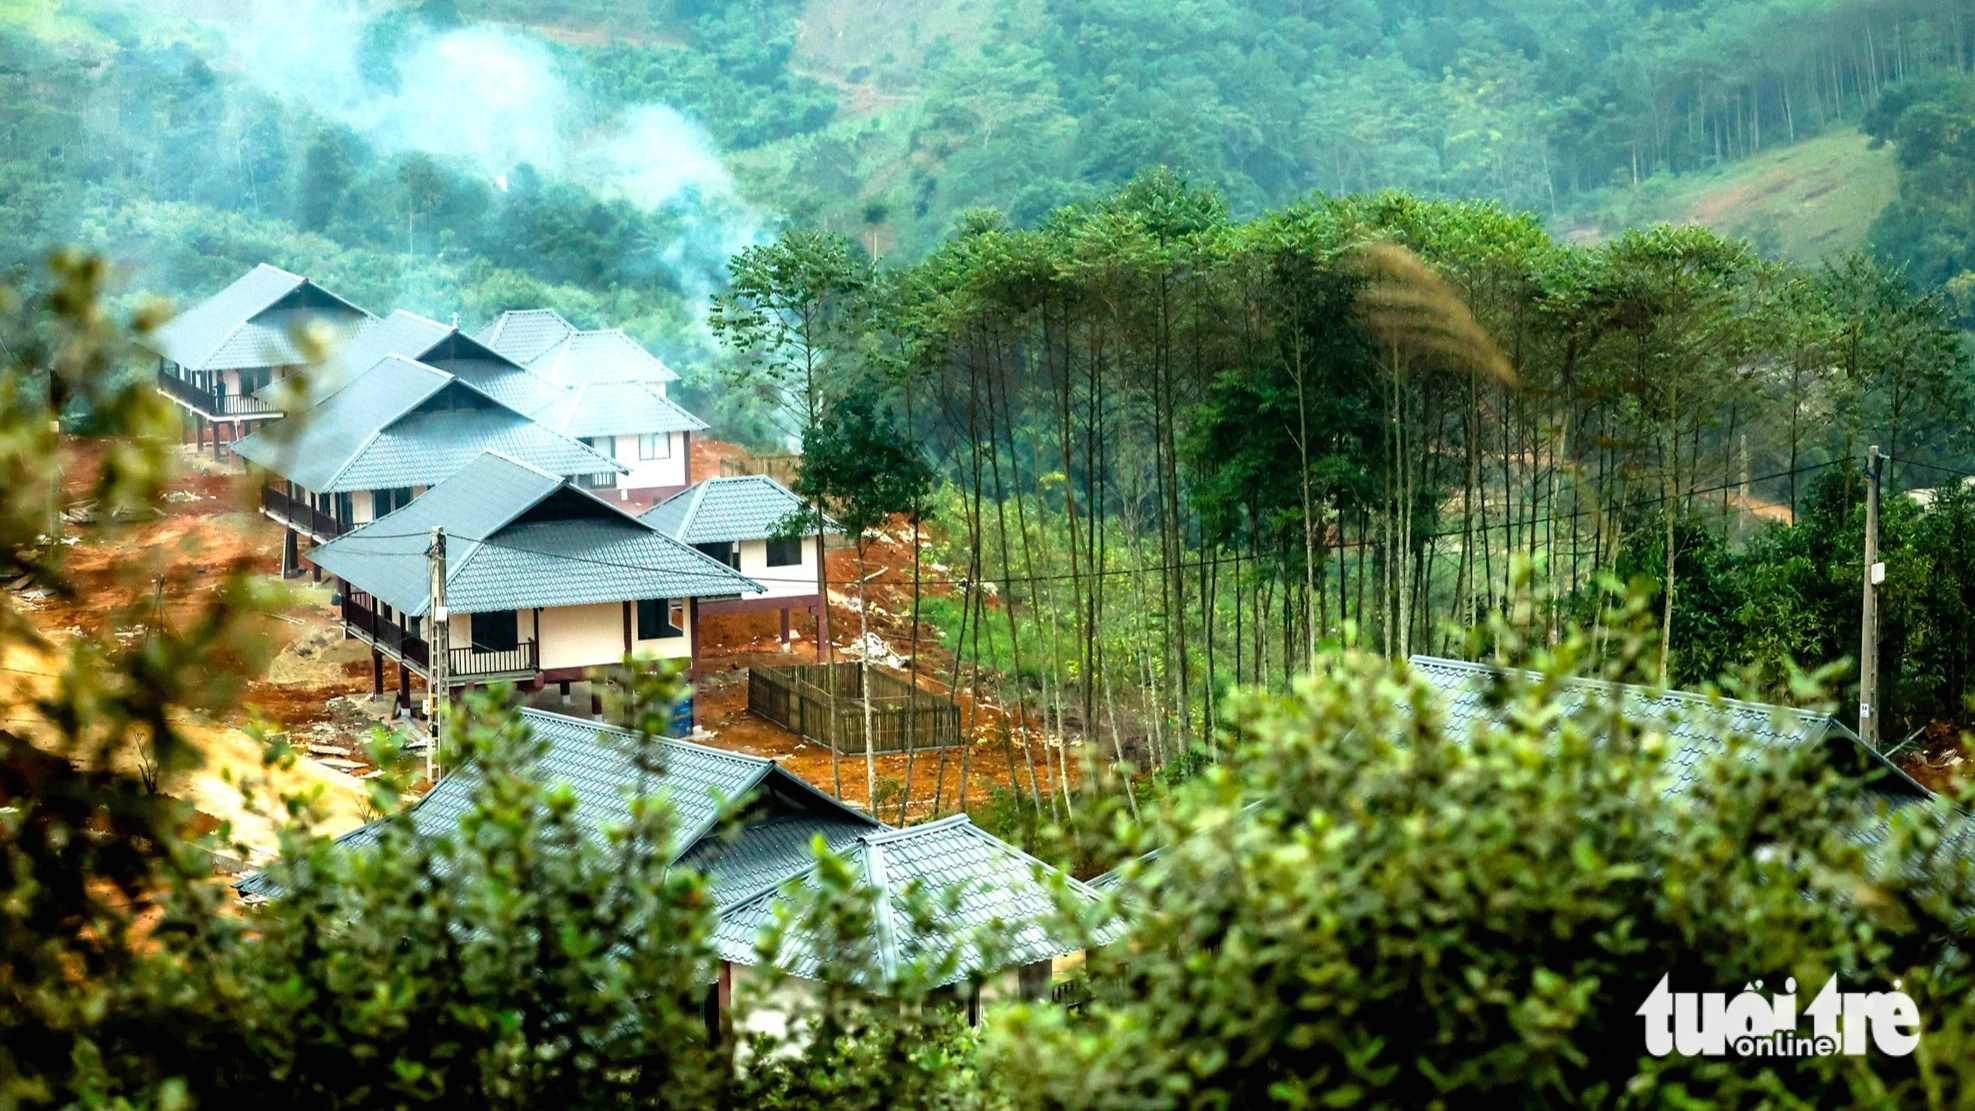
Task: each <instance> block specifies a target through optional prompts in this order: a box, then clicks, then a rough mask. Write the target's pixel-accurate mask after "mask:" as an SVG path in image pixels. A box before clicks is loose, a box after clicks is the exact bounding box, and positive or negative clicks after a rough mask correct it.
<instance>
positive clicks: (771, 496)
mask: <svg viewBox="0 0 1975 1111" xmlns="http://www.w3.org/2000/svg"><path fill="white" fill-rule="evenodd" d="M802 508H803V505H802V499H801V498H799V497H797V496H796V495H795V492H794V491H792V490H790V489H789V488H788V487H786V486H784V485H782V484H781V483H779V482H777V481H775V480H774V479H772V478H769V477H768V476H767V475H758V474H752V475H734V476H730V477H723V478H709V479H704V480H702V481H700V482H695V483H694V484H692V485H691V486H688V487H686V488H685V489H684V490H681V491H679V492H678V493H676V494H674V495H672V496H671V497H669V498H667V499H665V500H664V501H662V502H659V503H658V504H657V505H655V506H652V507H651V508H650V509H648V510H646V511H645V514H644V519H645V520H647V521H649V522H651V523H652V524H653V525H655V526H657V528H658V529H659V531H661V532H663V533H665V534H666V535H667V536H670V537H673V538H675V539H677V540H679V541H680V542H681V543H686V544H725V543H729V542H731V541H735V540H761V539H764V538H766V537H770V536H774V535H775V534H776V532H777V530H778V527H779V526H780V525H781V523H782V522H783V521H784V520H786V519H788V517H789V515H790V514H792V513H795V512H797V511H798V510H800V509H802ZM830 531H831V532H835V531H837V528H836V523H835V522H830Z"/></svg>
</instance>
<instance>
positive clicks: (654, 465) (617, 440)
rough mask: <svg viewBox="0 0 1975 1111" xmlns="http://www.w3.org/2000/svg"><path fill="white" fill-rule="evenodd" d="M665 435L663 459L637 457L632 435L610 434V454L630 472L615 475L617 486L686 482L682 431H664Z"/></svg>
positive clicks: (640, 487) (631, 487) (647, 486)
mask: <svg viewBox="0 0 1975 1111" xmlns="http://www.w3.org/2000/svg"><path fill="white" fill-rule="evenodd" d="M665 439H666V442H667V444H668V446H669V451H668V455H669V456H670V457H669V458H666V459H639V458H638V438H637V437H636V436H614V437H611V440H612V443H611V450H610V452H609V454H610V457H611V458H612V459H615V460H616V461H617V462H619V463H621V464H623V465H624V466H626V467H628V468H630V471H631V473H630V474H626V475H619V476H617V486H618V489H620V490H649V489H652V488H654V487H662V486H684V485H686V460H687V455H688V452H687V439H686V433H684V432H667V433H665Z"/></svg>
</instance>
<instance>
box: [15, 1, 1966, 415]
mask: <svg viewBox="0 0 1975 1111" xmlns="http://www.w3.org/2000/svg"><path fill="white" fill-rule="evenodd" d="M860 11H861V9H860V7H859V6H858V5H853V4H843V3H839V2H837V0H806V2H795V0H734V2H726V3H722V2H716V0H648V2H641V3H630V4H603V3H595V2H591V0H555V2H550V3H534V4H517V3H511V2H504V0H423V2H418V3H411V2H400V3H390V2H385V0H304V2H298V3H290V4H274V3H262V4H257V5H250V6H247V7H245V8H242V9H238V10H232V11H229V12H227V13H225V14H224V17H221V16H220V15H216V14H215V13H214V12H213V11H211V10H208V8H207V7H205V6H201V5H197V4H191V3H181V2H172V3H163V4H144V5H137V4H129V3H119V2H114V0H73V2H56V0H12V2H10V3H8V4H6V5H3V6H0V98H3V99H4V100H5V102H6V104H7V106H8V111H7V113H6V119H7V125H6V129H5V141H6V143H7V147H6V151H5V153H6V160H5V161H6V165H5V169H4V175H5V176H4V179H3V180H0V263H6V264H18V263H20V262H23V261H26V260H30V259H32V258H34V257H36V256H37V255H38V254H39V252H41V251H42V250H44V249H45V248H46V246H47V245H48V244H49V243H51V242H55V241H57V240H62V239H75V240H80V241H83V242H85V243H88V244H90V245H92V246H96V247H100V248H102V249H105V250H107V251H109V252H110V253H111V254H113V255H115V256H116V257H118V258H119V259H121V260H123V261H124V263H125V264H126V266H128V267H130V268H132V270H133V278H132V286H133V288H136V289H142V290H148V291H152V292H157V293H161V294H165V295H168V296H173V297H177V298H189V297H195V296H198V295H201V294H203V293H205V292H207V291H209V290H210V289H212V288H214V287H215V286H216V285H218V284H219V283H220V282H222V281H224V280H225V279H226V278H227V277H228V276H230V275H231V274H233V273H235V272H237V271H238V270H239V269H242V268H244V267H245V266H247V265H249V264H251V263H253V262H258V261H263V260H271V261H275V262H278V263H281V264H283V265H287V266H290V267H293V268H297V269H306V270H308V271H309V272H310V273H312V274H314V275H315V276H317V277H318V278H320V279H321V280H324V281H328V282H330V283H332V284H334V285H336V286H337V287H338V288H342V289H345V290H346V291H347V292H348V293H349V294H350V295H351V296H353V297H355V298H357V299H358V300H360V301H362V302H364V303H365V304H368V305H371V306H373V307H375V308H381V309H388V308H391V307H399V306H402V307H407V308H413V309H416V310H419V311H424V312H427V313H429V314H432V315H437V316H442V317H443V316H445V315H447V314H450V313H452V312H459V313H461V314H462V316H463V318H464V319H465V320H467V321H469V322H474V321H478V320H480V319H482V318H484V317H486V316H488V315H490V314H492V313H494V312H497V311H499V310H501V309H504V308H511V307H515V306H516V305H521V304H535V303H552V304H555V305H557V306H558V307H561V308H563V309H564V310H565V311H566V312H567V313H569V314H570V315H572V316H574V317H577V318H580V319H582V320H584V321H588V322H602V321H608V322H610V323H614V324H622V325H624V326H626V327H628V328H630V329H632V330H633V332H634V333H636V334H637V335H639V336H640V337H641V338H644V339H646V340H647V341H648V342H651V343H653V344H655V345H657V346H659V347H660V348H661V349H662V350H663V351H664V353H665V354H667V355H668V356H670V357H672V358H673V359H674V361H676V362H679V363H681V364H682V365H683V366H684V367H685V368H686V369H687V370H688V377H689V380H696V384H697V385H699V386H701V387H707V386H710V385H711V384H712V381H713V379H712V378H711V377H710V376H704V375H698V374H696V373H695V372H696V370H697V369H698V368H700V367H701V366H702V365H703V364H709V363H712V362H715V361H718V360H719V359H720V358H721V357H722V356H721V353H720V352H719V351H718V349H717V348H715V347H713V346H711V345H709V344H708V343H707V342H706V335H705V332H704V330H703V329H702V328H700V327H699V322H700V320H701V318H702V316H703V306H704V295H705V294H706V293H707V292H708V291H709V290H711V289H713V288H716V287H717V286H718V285H719V284H720V283H721V281H722V280H723V277H722V275H723V273H724V268H723V263H724V260H725V258H726V257H727V255H729V254H731V253H732V251H733V250H734V249H737V248H738V247H739V246H740V245H742V244H744V243H745V242H748V241H750V240H751V239H755V238H757V237H759V236H760V235H761V234H762V233H763V232H764V231H767V232H771V233H772V231H773V230H774V229H775V228H776V227H777V226H779V225H781V224H784V223H793V224H797V225H810V226H817V227H820V228H822V229H824V230H831V231H836V232H839V233H842V234H845V235H848V236H850V237H851V238H853V239H856V240H857V241H858V242H860V243H861V244H863V245H864V247H865V248H866V250H867V252H870V253H872V254H875V255H879V256H886V257H889V256H900V255H902V256H903V257H904V258H906V259H914V258H919V257H923V256H924V255H925V254H926V253H928V252H930V251H932V250H933V249H935V248H936V247H937V246H938V245H939V244H940V243H941V242H942V241H943V240H944V239H945V238H946V237H947V236H948V235H949V234H950V232H951V230H952V228H953V227H954V226H955V224H956V221H958V220H959V218H960V217H961V216H962V214H964V213H965V212H967V211H969V210H971V209H974V208H982V207H985V208H992V209H995V210H997V211H1000V212H1003V213H1005V214H1006V215H1007V217H1008V219H1009V220H1010V221H1011V223H1013V224H1014V225H1015V226H1018V227H1024V226H1033V225H1034V224H1035V223H1037V222H1038V221H1039V220H1040V219H1041V218H1042V217H1043V216H1045V215H1046V214H1047V213H1049V212H1051V211H1053V210H1055V209H1056V208H1058V207H1060V206H1061V205H1063V204H1066V203H1071V202H1074V201H1077V200H1079V199H1083V198H1088V197H1091V196H1095V195H1097V194H1099V193H1102V192H1103V191H1105V190H1108V189H1112V188H1115V187H1117V186H1119V185H1121V184H1123V183H1124V182H1126V181H1128V180H1130V179H1131V178H1132V177H1133V176H1135V175H1136V174H1138V173H1139V172H1141V171H1142V170H1145V169H1148V168H1151V167H1154V166H1165V167H1168V168H1170V169H1171V170H1173V171H1174V172H1175V173H1177V174H1179V175H1180V176H1182V177H1183V178H1185V179H1186V180H1188V181H1190V182H1192V183H1194V184H1197V185H1202V186H1206V187H1209V188H1212V189H1214V190H1215V191H1216V192H1217V193H1219V194H1220V195H1221V196H1222V197H1223V198H1224V200H1225V202H1226V204H1227V205H1228V207H1229V210H1230V211H1231V212H1232V213H1234V214H1236V215H1240V216H1251V215H1255V214H1257V213H1259V212H1261V211H1262V210H1263V209H1265V208H1268V207H1271V206H1280V205H1283V204H1286V203H1290V202H1292V201H1294V200H1296V199H1297V198H1299V197H1302V196H1304V195H1305V194H1307V193H1309V192H1310V191H1312V190H1321V191H1324V192H1327V193H1330V194H1333V195H1338V194H1346V193H1353V192H1364V191H1373V190H1378V189H1385V188H1401V189H1407V190H1411V191H1415V192H1419V193H1422V194H1427V195H1444V196H1450V197H1474V198H1485V199H1490V200H1496V201H1500V202H1502V203H1504V204H1506V205H1508V206H1509V207H1511V208H1514V209H1519V210H1529V211H1534V212H1538V213H1541V214H1543V215H1544V217H1545V218H1546V219H1549V220H1567V219H1570V218H1571V217H1572V216H1573V214H1578V213H1585V212H1598V213H1605V214H1609V213H1611V212H1614V211H1622V210H1624V209H1625V205H1624V203H1623V197H1624V195H1626V194H1627V193H1629V192H1631V191H1633V190H1637V189H1646V188H1649V187H1651V185H1652V183H1655V182H1661V181H1665V180H1669V179H1677V178H1679V177H1681V176H1682V175H1687V174H1691V173H1693V172H1696V171H1703V170H1708V169H1711V168H1718V167H1721V166H1726V165H1734V164H1736V163H1738V162H1739V161H1744V160H1748V159H1751V158H1755V157H1760V156H1762V155H1763V154H1764V153H1765V152H1767V151H1773V150H1775V149H1778V148H1779V147H1783V146H1786V145H1787V144H1790V143H1792V142H1795V141H1799V140H1802V139H1805V138H1807V137H1810V136H1813V135H1817V134H1820V133H1824V132H1828V131H1830V130H1832V129H1837V130H1851V129H1854V128H1855V127H1857V126H1858V125H1859V123H1860V122H1861V121H1863V122H1864V123H1865V125H1866V127H1867V128H1868V129H1869V130H1870V131H1871V132H1872V134H1873V135H1875V136H1878V137H1880V138H1883V139H1886V140H1889V141H1891V142H1893V143H1894V144H1895V146H1896V147H1901V148H1902V149H1904V146H1914V147H1921V146H1925V147H1926V151H1925V152H1924V153H1923V152H1920V151H1916V152H1915V153H1914V154H1912V155H1905V154H1903V155H1902V156H1901V167H1902V172H1903V174H1904V175H1905V176H1906V178H1907V179H1909V183H1908V185H1907V186H1905V188H1906V189H1907V191H1908V192H1909V193H1911V194H1915V195H1918V196H1919V197H1920V199H1919V200H1917V201H1916V200H1911V199H1908V200H1903V201H1902V207H1901V212H1914V211H1918V210H1915V209H1913V207H1912V206H1913V205H1915V204H1921V205H1934V206H1937V207H1938V206H1939V205H1941V204H1952V203H1960V204H1962V205H1963V207H1964V208H1965V207H1966V201H1965V200H1963V201H1960V202H1953V201H1951V200H1944V199H1943V198H1942V196H1941V195H1940V193H1939V190H1938V189H1937V186H1938V185H1940V184H1942V183H1947V182H1952V181H1956V180H1964V181H1965V179H1966V177H1967V176H1968V175H1967V173H1966V172H1965V167H1967V166H1968V165H1970V164H1971V159H1970V158H1969V156H1968V152H1966V151H1965V150H1962V149H1960V148H1959V147H1957V146H1956V145H1955V143H1954V141H1952V139H1951V138H1950V137H1945V136H1941V137H1936V138H1934V139H1929V138H1927V137H1925V136H1924V135H1923V134H1922V130H1921V124H1920V123H1918V122H1912V121H1909V122H1908V123H1906V124H1902V123H1901V122H1900V121H1901V120H1902V119H1903V118H1905V115H1904V113H1905V111H1906V110H1905V106H1906V105H1908V104H1912V103H1918V102H1919V100H1925V99H1926V98H1928V97H1934V96H1944V95H1947V94H1946V93H1945V92H1942V91H1941V90H1945V89H1948V88H1951V87H1953V83H1952V80H1951V77H1952V75H1957V74H1961V73H1965V72H1966V71H1967V70H1968V69H1969V68H1970V66H1971V65H1972V64H1975V19H1971V18H1970V17H1969V14H1968V13H1967V12H1966V11H1964V10H1963V7H1962V6H1961V5H1958V4H1955V3H1952V2H1948V0H1711V2H1706V3H1650V4H1645V3H1641V4H1633V3H1626V4H1613V3H1605V2H1602V0H1554V2H1546V3H1542V4H1534V5H1532V4H1515V5H1509V4H1493V3H1491V4H1459V5H1454V4H1446V3H1442V2H1439V0H1337V2H1323V3H1282V2H1279V0H1203V2H1199V3H1189V4H1183V5H1160V6H1156V7H1153V8H1150V9H1147V8H1142V7H1141V6H1139V5H1136V4H1127V3H1099V4H1058V3H1049V2H1045V0H1002V2H989V0H889V2H888V4H887V5H886V10H885V11H884V12H883V13H882V16H881V17H879V16H874V17H873V18H861V17H860ZM302 44H307V45H306V46H304V45H302ZM1889 90H1891V92H1890V93H1889ZM1929 102H1930V103H1931V102H1932V101H1929ZM1924 115H1925V113H1920V114H1919V116H1915V117H1914V120H1916V121H1917V120H1919V118H1920V116H1924ZM1902 127H1904V128H1905V129H1906V131H1907V132H1908V133H1909V134H1910V136H1911V137H1912V141H1911V142H1910V143H1907V144H1904V145H1902V141H1901V139H1900V136H1899V134H1897V133H1898V132H1899V131H1900V129H1901V128H1902ZM1956 166H1959V167H1963V168H1964V169H1963V170H1956V169H1955V167H1956ZM1957 174H1959V175H1960V177H1959V178H1957V176H1956V175H1957ZM1963 191H1964V193H1965V186H1964V189H1963ZM1928 211H1929V212H1930V213H1931V212H1932V211H1933V210H1932V209H1929V210H1928ZM1871 215H1872V214H1871V213H1864V214H1862V215H1861V217H1860V218H1861V219H1869V218H1870V216H1871ZM1598 222H1599V223H1600V224H1602V225H1607V226H1603V227H1602V228H1601V230H1602V232H1603V233H1604V234H1611V233H1613V232H1614V231H1616V230H1617V229H1615V228H1612V227H1610V226H1608V225H1609V219H1602V220H1600V221H1598ZM1922 222H1923V223H1924V222H1925V221H1924V220H1923V221H1922ZM1914 226H1916V225H1915V217H1913V216H1910V215H1909V216H1901V215H1900V213H1899V212H1895V213H1890V214H1889V215H1888V216H1887V218H1886V219H1884V220H1881V221H1880V223H1879V225H1878V227H1877V229H1876V231H1875V242H1876V243H1877V244H1878V247H1879V250H1880V253H1881V255H1882V257H1885V258H1886V259H1888V260H1889V261H1893V262H1896V263H1906V262H1909V261H1911V262H1913V263H1914V268H1913V269H1914V273H1915V275H1916V277H1919V278H1921V279H1922V280H1924V281H1926V282H1929V283H1932V284H1939V283H1944V282H1947V281H1950V280H1952V279H1954V278H1955V277H1957V276H1959V274H1961V273H1962V272H1964V271H1965V270H1966V269H1967V268H1966V266H1965V265H1964V262H1963V261H1957V260H1956V259H1954V258H1945V257H1942V248H1941V247H1940V246H1939V244H1938V243H1937V242H1936V243H1934V244H1933V245H1932V246H1929V245H1925V244H1923V243H1921V242H1920V240H1921V239H1922V238H1925V237H1923V236H1920V235H1918V234H1917V233H1915V232H1913V231H1911V230H1902V229H1910V228H1912V227H1914ZM1932 234H1933V235H1934V237H1935V239H1938V237H1939V233H1932ZM700 400H701V401H702V402H703V403H704V404H708V405H711V404H713V401H712V399H710V398H707V397H701V398H700ZM726 416H727V417H728V418H730V419H732V420H735V421H738V422H739V423H738V424H737V425H736V427H734V428H732V429H729V430H728V431H729V433H730V434H732V435H736V436H747V435H760V434H764V432H765V430H764V429H763V428H762V427H761V426H760V425H759V424H758V422H749V421H746V420H742V419H741V417H740V414H739V413H738V412H737V411H736V412H728V413H727V414H726Z"/></svg>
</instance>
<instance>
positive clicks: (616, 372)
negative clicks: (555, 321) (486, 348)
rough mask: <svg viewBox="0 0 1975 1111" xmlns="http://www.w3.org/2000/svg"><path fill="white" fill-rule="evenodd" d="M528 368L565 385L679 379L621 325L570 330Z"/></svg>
mask: <svg viewBox="0 0 1975 1111" xmlns="http://www.w3.org/2000/svg"><path fill="white" fill-rule="evenodd" d="M527 363H528V369H530V370H533V371H535V372H536V373H537V374H541V375H543V376H544V377H546V378H548V379H549V380H550V381H553V382H556V383H558V384H560V385H564V386H581V385H584V384H586V383H590V382H655V383H661V384H663V383H666V382H677V381H678V380H679V376H678V374H676V373H674V372H673V370H672V368H671V367H669V366H666V365H665V363H664V362H663V361H661V360H660V359H659V358H658V356H656V355H653V354H652V353H651V352H649V351H647V350H645V349H644V347H643V346H642V345H640V344H639V343H638V341H637V340H634V339H632V338H631V337H630V336H627V335H625V334H624V330H623V329H621V328H606V329H603V330H601V331H595V332H570V333H569V334H568V335H566V336H564V337H563V338H562V339H561V340H559V341H557V342H556V343H555V344H554V345H553V346H551V347H549V349H548V350H546V351H544V352H542V353H541V354H540V355H537V356H535V357H533V358H531V359H529V360H527Z"/></svg>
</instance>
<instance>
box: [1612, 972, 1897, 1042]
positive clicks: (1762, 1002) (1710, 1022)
mask: <svg viewBox="0 0 1975 1111" xmlns="http://www.w3.org/2000/svg"><path fill="white" fill-rule="evenodd" d="M1670 978H1671V977H1668V976H1662V977H1660V982H1659V986H1657V987H1655V988H1654V989H1653V993H1652V994H1651V995H1648V996H1647V997H1646V1001H1645V1002H1644V1003H1642V1004H1640V1005H1639V1010H1638V1011H1637V1012H1635V1013H1637V1014H1638V1015H1639V1016H1640V1017H1642V1018H1644V1019H1645V1020H1646V1052H1648V1053H1650V1054H1652V1055H1653V1056H1655V1057H1664V1056H1666V1055H1667V1054H1669V1053H1678V1054H1680V1055H1681V1056H1683V1057H1721V1056H1724V1055H1726V1054H1728V1053H1731V1052H1732V1053H1734V1054H1736V1055H1737V1056H1741V1057H1824V1056H1829V1055H1832V1054H1836V1053H1846V1054H1850V1055H1852V1056H1855V1057H1856V1056H1859V1055H1862V1054H1863V1053H1865V1051H1866V1045H1867V1043H1868V1041H1869V1042H1870V1043H1871V1044H1872V1045H1874V1046H1877V1047H1878V1049H1879V1052H1881V1053H1884V1054H1887V1055H1889V1056H1893V1057H1904V1056H1906V1055H1907V1054H1909V1053H1912V1052H1913V1050H1914V1047H1915V1046H1917V1045H1919V1044H1920V1008H1918V1007H1916V1006H1914V1003H1913V999H1912V998H1911V997H1910V996H1908V995H1907V994H1906V993H1905V992H1903V991H1898V990H1895V991H1872V992H1858V991H1844V992H1841V991H1839V990H1838V978H1837V977H1836V976H1833V977H1831V978H1830V979H1829V980H1826V981H1825V982H1824V987H1823V989H1822V990H1820V991H1819V992H1818V993H1817V997H1816V998H1815V999H1812V1000H1811V1002H1810V1006H1808V1007H1805V1008H1804V1009H1803V1015H1804V1017H1806V1018H1809V1019H1810V1020H1811V1031H1810V1034H1809V1036H1804V1035H1801V1034H1799V1033H1798V1029H1797V1027H1798V1021H1799V1020H1798V1017H1797V981H1796V980H1795V979H1794V978H1792V979H1790V980H1789V981H1787V982H1786V983H1785V984H1784V986H1783V992H1782V993H1781V994H1777V995H1772V996H1768V997H1765V996H1763V995H1762V994H1760V989H1761V988H1762V981H1761V980H1757V981H1756V982H1755V983H1753V984H1746V985H1744V986H1743V988H1742V991H1741V994H1739V995H1737V996H1735V997H1734V998H1733V999H1730V998H1729V997H1728V996H1727V995H1726V994H1725V993H1723V992H1718V991H1711V992H1691V991H1673V990H1671V989H1670V988H1668V986H1667V981H1668V980H1669V979H1670ZM1899 986H1900V982H1899V981H1898V980H1895V981H1893V987H1894V988H1895V989H1897V988H1898V987H1899Z"/></svg>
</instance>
